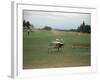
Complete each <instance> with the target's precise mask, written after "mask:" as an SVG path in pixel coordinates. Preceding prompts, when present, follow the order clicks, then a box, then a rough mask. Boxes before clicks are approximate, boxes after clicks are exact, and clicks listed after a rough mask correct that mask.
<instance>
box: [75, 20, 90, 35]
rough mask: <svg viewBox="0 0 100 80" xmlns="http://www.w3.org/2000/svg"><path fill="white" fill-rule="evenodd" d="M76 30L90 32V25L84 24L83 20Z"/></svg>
mask: <svg viewBox="0 0 100 80" xmlns="http://www.w3.org/2000/svg"><path fill="white" fill-rule="evenodd" d="M77 31H78V32H83V33H90V32H91V26H90V25H86V24H85V22H84V21H83V23H82V24H81V25H80V26H79V27H78V28H77Z"/></svg>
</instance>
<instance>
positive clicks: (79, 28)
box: [23, 20, 91, 33]
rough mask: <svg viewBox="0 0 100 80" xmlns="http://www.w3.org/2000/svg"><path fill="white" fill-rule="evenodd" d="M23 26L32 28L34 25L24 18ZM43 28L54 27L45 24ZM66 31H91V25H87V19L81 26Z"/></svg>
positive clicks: (50, 28) (49, 28)
mask: <svg viewBox="0 0 100 80" xmlns="http://www.w3.org/2000/svg"><path fill="white" fill-rule="evenodd" d="M23 27H24V28H25V27H27V29H31V28H34V25H33V24H31V23H30V22H29V21H25V20H23ZM42 29H43V30H48V31H50V30H52V27H50V26H44V28H42ZM64 31H73V32H83V33H91V26H90V25H86V24H85V21H83V23H82V24H80V26H79V27H78V28H77V29H70V30H64Z"/></svg>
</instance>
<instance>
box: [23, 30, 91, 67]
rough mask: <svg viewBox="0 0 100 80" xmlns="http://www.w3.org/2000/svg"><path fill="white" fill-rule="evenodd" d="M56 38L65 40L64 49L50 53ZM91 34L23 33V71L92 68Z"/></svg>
mask: <svg viewBox="0 0 100 80" xmlns="http://www.w3.org/2000/svg"><path fill="white" fill-rule="evenodd" d="M56 38H59V39H61V38H62V39H63V40H64V44H65V45H64V49H63V50H61V51H59V52H56V51H52V52H49V53H48V45H49V43H50V42H51V41H53V40H55V39H56ZM74 44H76V45H77V44H85V45H90V34H84V33H78V32H63V31H44V30H41V31H34V32H30V34H29V36H28V34H27V32H23V69H35V68H57V67H78V66H90V65H91V54H90V46H88V47H87V48H79V47H73V45H74Z"/></svg>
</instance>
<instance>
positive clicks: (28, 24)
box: [26, 21, 31, 29]
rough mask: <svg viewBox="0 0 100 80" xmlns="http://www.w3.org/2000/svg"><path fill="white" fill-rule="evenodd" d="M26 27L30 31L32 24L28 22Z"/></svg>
mask: <svg viewBox="0 0 100 80" xmlns="http://www.w3.org/2000/svg"><path fill="white" fill-rule="evenodd" d="M26 26H27V28H28V29H30V26H31V24H30V22H29V21H27V22H26Z"/></svg>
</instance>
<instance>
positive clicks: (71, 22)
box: [23, 10, 91, 30]
mask: <svg viewBox="0 0 100 80" xmlns="http://www.w3.org/2000/svg"><path fill="white" fill-rule="evenodd" d="M23 20H25V21H29V22H30V23H31V24H33V25H34V28H43V27H45V26H50V27H52V28H53V29H66V30H67V29H77V28H78V27H79V26H80V25H81V24H82V23H83V21H84V22H85V24H87V25H91V14H88V13H70V12H66V13H65V12H46V11H29V10H24V11H23Z"/></svg>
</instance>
